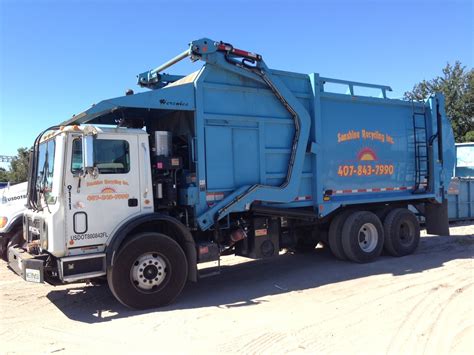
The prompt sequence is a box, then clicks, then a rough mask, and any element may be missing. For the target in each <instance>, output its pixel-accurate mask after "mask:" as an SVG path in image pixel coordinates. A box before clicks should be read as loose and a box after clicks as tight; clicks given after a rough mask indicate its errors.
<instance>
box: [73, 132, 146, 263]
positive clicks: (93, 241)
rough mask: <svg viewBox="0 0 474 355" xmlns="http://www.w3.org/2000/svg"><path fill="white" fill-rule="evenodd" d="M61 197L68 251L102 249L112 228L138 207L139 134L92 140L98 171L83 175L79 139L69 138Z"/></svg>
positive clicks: (137, 211) (136, 210) (133, 213)
mask: <svg viewBox="0 0 474 355" xmlns="http://www.w3.org/2000/svg"><path fill="white" fill-rule="evenodd" d="M67 151H68V154H67V157H68V158H67V159H66V160H67V164H66V172H65V176H66V179H65V184H64V189H65V191H64V196H65V198H66V199H67V201H66V237H67V248H68V249H69V254H81V253H89V252H93V251H102V250H104V249H105V243H106V242H107V239H108V238H109V236H110V235H111V234H112V232H113V230H114V229H115V228H116V227H117V226H118V225H119V224H121V223H122V222H123V221H124V220H126V219H128V218H130V217H131V216H133V215H136V214H139V213H140V211H141V207H142V206H141V200H140V196H139V195H140V171H139V170H140V169H139V150H138V137H137V136H132V135H131V136H124V135H116V134H107V133H101V134H99V135H97V136H96V137H95V138H94V167H95V168H96V173H97V174H86V175H84V173H83V168H82V161H83V159H82V138H81V135H79V134H78V135H73V136H72V139H69V140H68V150H67Z"/></svg>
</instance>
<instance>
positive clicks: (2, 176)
mask: <svg viewBox="0 0 474 355" xmlns="http://www.w3.org/2000/svg"><path fill="white" fill-rule="evenodd" d="M9 180H10V173H9V172H8V171H6V170H5V169H4V168H0V182H7V181H9Z"/></svg>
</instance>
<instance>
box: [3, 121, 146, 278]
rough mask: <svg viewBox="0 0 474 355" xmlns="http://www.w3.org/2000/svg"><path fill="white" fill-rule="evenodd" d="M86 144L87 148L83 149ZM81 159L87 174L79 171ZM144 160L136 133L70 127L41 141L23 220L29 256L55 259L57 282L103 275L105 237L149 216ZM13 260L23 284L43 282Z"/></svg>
mask: <svg viewBox="0 0 474 355" xmlns="http://www.w3.org/2000/svg"><path fill="white" fill-rule="evenodd" d="M92 136H94V139H93V148H92V145H89V146H87V145H86V144H85V142H84V140H87V138H84V137H92ZM91 142H92V141H91ZM83 147H87V148H83ZM91 148H92V149H93V152H91V151H90V149H91ZM86 149H88V150H89V152H87V151H86V152H85V150H86ZM87 153H90V154H92V156H91V157H90V159H92V161H93V168H90V169H85V168H84V162H85V154H87ZM149 159H150V158H149V144H148V134H147V133H146V132H145V131H143V130H140V129H124V128H97V127H91V126H85V127H79V126H71V127H64V128H60V129H58V130H56V131H53V132H52V133H50V134H48V135H46V136H44V137H43V138H42V141H41V142H40V143H39V153H38V162H37V166H38V169H37V179H36V184H37V186H36V187H34V190H35V191H37V193H36V201H32V204H33V205H34V206H33V207H34V208H33V209H28V210H27V211H26V213H25V215H24V228H25V231H24V233H25V235H26V236H27V240H29V241H31V242H30V243H29V244H28V249H29V250H31V249H37V250H38V251H39V252H40V253H44V252H46V253H48V254H50V255H52V256H54V257H56V258H58V264H57V271H55V270H53V271H52V272H53V273H56V272H57V273H58V275H56V276H59V278H60V279H61V280H62V281H64V282H71V281H76V280H79V279H85V278H88V277H95V276H101V275H105V274H106V269H105V265H106V263H105V253H104V251H105V248H106V245H107V243H108V242H109V238H110V236H111V235H113V234H114V232H115V231H116V230H117V229H119V228H120V226H121V225H122V224H125V223H127V221H128V220H130V219H132V218H134V217H136V216H138V215H140V214H146V213H150V212H152V211H153V198H152V196H151V189H152V186H151V180H150V178H149V174H150V171H149V170H150V168H149V166H150V162H149ZM30 188H31V187H30ZM11 252H14V251H13V250H11ZM13 257H14V258H15V256H13ZM17 259H18V260H19V262H18V264H17V267H18V269H19V272H20V273H21V274H22V275H23V276H24V277H25V278H26V279H29V280H32V281H34V280H35V279H38V280H40V279H41V281H43V276H41V277H40V273H39V272H38V271H35V270H28V269H27V267H26V264H25V263H22V262H21V261H20V260H21V259H20V258H18V257H17Z"/></svg>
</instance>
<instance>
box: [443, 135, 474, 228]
mask: <svg viewBox="0 0 474 355" xmlns="http://www.w3.org/2000/svg"><path fill="white" fill-rule="evenodd" d="M448 216H449V220H450V221H458V220H469V219H474V143H457V144H456V166H455V168H454V177H453V179H452V180H451V184H450V185H449V190H448Z"/></svg>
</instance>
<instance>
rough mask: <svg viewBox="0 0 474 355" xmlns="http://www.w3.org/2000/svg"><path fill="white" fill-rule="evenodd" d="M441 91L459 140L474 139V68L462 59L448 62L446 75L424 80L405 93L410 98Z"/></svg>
mask: <svg viewBox="0 0 474 355" xmlns="http://www.w3.org/2000/svg"><path fill="white" fill-rule="evenodd" d="M436 92H441V93H443V94H444V97H445V99H446V113H447V115H448V117H449V118H450V119H451V125H452V126H453V131H454V137H455V139H456V142H473V141H474V70H473V69H470V70H466V67H465V66H462V64H461V62H459V61H456V63H454V65H451V64H449V63H448V64H447V65H446V67H445V68H444V69H443V76H438V77H436V78H434V79H432V80H428V81H426V80H423V81H422V82H421V83H418V84H416V85H415V86H414V87H413V89H412V90H411V91H407V92H406V93H405V98H406V99H410V100H425V99H427V98H428V97H429V96H430V95H432V94H434V93H436Z"/></svg>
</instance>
